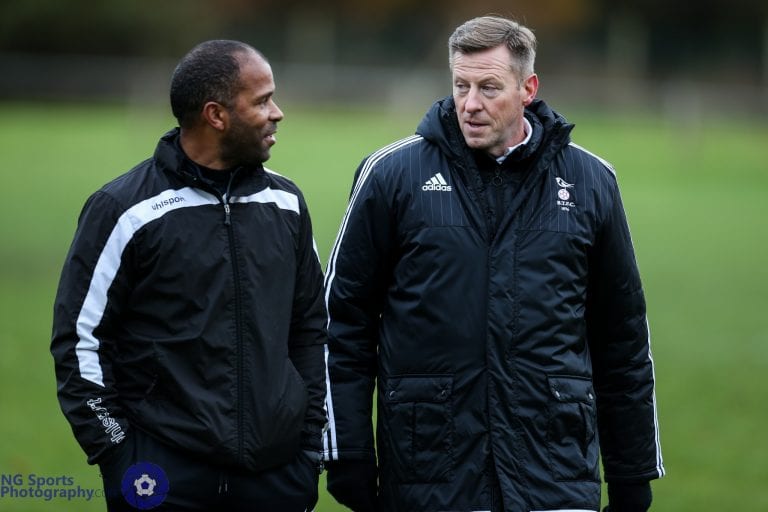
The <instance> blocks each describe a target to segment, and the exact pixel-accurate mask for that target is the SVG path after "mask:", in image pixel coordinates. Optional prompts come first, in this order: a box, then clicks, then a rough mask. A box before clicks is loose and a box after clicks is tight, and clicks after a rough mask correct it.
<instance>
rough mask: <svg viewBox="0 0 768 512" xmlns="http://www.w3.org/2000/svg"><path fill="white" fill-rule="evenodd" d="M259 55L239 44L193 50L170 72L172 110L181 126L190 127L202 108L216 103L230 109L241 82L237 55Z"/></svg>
mask: <svg viewBox="0 0 768 512" xmlns="http://www.w3.org/2000/svg"><path fill="white" fill-rule="evenodd" d="M249 52H255V53H256V54H257V55H259V56H261V57H262V58H263V56H262V55H261V53H260V52H259V51H258V50H256V49H255V48H253V47H252V46H250V45H247V44H245V43H241V42H240V41H231V40H227V39H215V40H211V41H205V42H204V43H200V44H199V45H197V46H195V47H194V48H192V49H191V50H190V51H189V53H187V54H186V55H185V56H184V57H182V59H181V60H180V61H179V63H178V64H177V65H176V69H175V70H174V71H173V76H172V78H171V110H172V111H173V115H174V116H175V117H176V119H177V120H178V121H179V125H180V126H190V125H192V124H193V123H194V122H195V121H196V120H197V119H198V116H199V115H200V112H202V109H203V105H205V104H206V103H207V102H209V101H215V102H218V103H221V104H222V105H225V106H229V105H230V104H231V102H232V101H233V100H234V97H235V95H236V94H237V90H238V87H239V81H240V62H239V61H238V58H237V56H238V54H242V53H249Z"/></svg>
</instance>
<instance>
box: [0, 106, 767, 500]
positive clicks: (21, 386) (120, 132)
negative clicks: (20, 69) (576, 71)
mask: <svg viewBox="0 0 768 512" xmlns="http://www.w3.org/2000/svg"><path fill="white" fill-rule="evenodd" d="M282 107H283V110H284V111H285V112H286V119H285V120H284V122H283V123H282V124H281V126H280V132H279V133H278V141H279V142H278V144H277V145H276V146H275V147H274V148H273V152H272V153H273V158H272V159H271V160H270V161H269V163H268V166H269V167H270V168H272V169H274V170H276V171H278V172H281V173H282V174H286V175H288V176H290V177H292V178H294V179H295V181H296V182H297V183H298V184H299V185H300V186H301V187H302V189H303V190H304V192H305V195H306V197H307V201H308V203H309V206H310V210H311V213H312V216H313V220H314V225H315V236H316V239H317V242H318V246H319V250H320V254H321V257H322V259H323V260H324V261H325V260H327V256H328V253H329V251H330V247H331V244H332V243H333V239H334V237H335V234H336V229H337V227H338V224H339V221H340V220H341V216H342V214H343V211H344V207H345V203H346V198H347V195H348V191H349V187H350V182H351V177H352V174H353V172H354V170H355V168H356V166H357V164H358V163H359V161H360V159H361V158H362V157H364V156H365V155H366V154H368V153H370V152H372V151H374V150H375V149H376V148H378V147H380V146H382V145H384V144H386V143H388V142H390V141H392V140H394V139H396V138H401V137H403V136H405V135H408V134H410V133H412V132H413V130H414V128H415V126H416V124H417V122H418V121H419V119H420V117H421V115H422V110H419V111H408V112H400V113H395V112H385V111H376V110H371V109H368V110H363V109H356V108H352V107H348V108H333V107H318V106H307V105H298V104H297V105H282ZM424 107H425V109H426V105H425V106H424ZM167 110H168V109H167V108H166V107H165V106H164V105H159V106H152V105H146V106H142V107H138V106H126V105H112V106H104V105H95V106H94V105H90V106H86V105H54V104H46V105H40V104H0V169H2V173H1V176H2V182H0V186H2V189H3V198H2V200H0V475H2V474H6V475H7V474H15V473H22V474H24V475H28V474H30V473H34V474H37V475H42V476H52V477H55V476H62V475H66V476H71V477H73V478H74V479H75V483H76V484H79V485H81V486H82V487H91V488H96V487H98V486H99V483H100V480H99V478H98V470H97V469H96V468H94V467H91V466H88V465H87V464H86V463H85V457H84V455H83V454H82V452H81V451H80V449H79V447H78V446H77V444H76V442H75V440H74V438H73V436H72V434H71V431H70V429H69V426H68V424H67V423H66V421H65V419H64V417H63V415H62V414H61V411H60V409H59V406H58V402H57V401H56V383H55V379H54V373H53V365H52V358H51V356H50V353H49V349H48V346H49V340H50V332H51V305H52V301H53V297H54V294H55V291H56V284H57V280H58V273H59V271H60V266H61V262H62V260H63V257H64V254H65V252H66V250H67V248H68V246H69V242H70V240H71V237H72V234H73V232H74V229H75V223H76V219H77V216H78V214H79V211H80V208H81V206H82V204H83V201H84V200H85V199H86V197H87V196H88V195H89V194H90V193H91V192H92V191H94V190H95V189H97V188H98V187H99V186H101V185H102V184H103V183H105V182H106V181H108V180H110V179H111V178H112V177H114V176H116V175H118V174H120V173H122V172H124V171H126V170H127V169H128V168H130V167H132V166H133V165H134V164H136V163H137V162H138V161H139V160H142V159H144V158H146V157H147V156H149V155H150V154H151V152H152V151H153V149H154V145H155V142H156V141H157V139H158V137H159V136H160V135H161V134H162V133H163V132H164V131H165V130H166V129H167V128H169V127H171V126H172V125H173V120H172V119H171V117H170V116H169V114H167ZM563 110H564V111H565V112H566V114H570V115H568V117H569V119H570V120H571V121H573V122H575V123H576V125H577V126H576V129H575V131H574V132H573V138H574V140H575V141H576V142H577V143H579V144H581V145H583V146H585V147H587V148H589V149H590V150H591V151H593V152H595V153H598V154H600V155H601V156H603V157H604V158H606V159H608V160H610V161H611V162H612V163H613V164H614V165H615V166H616V168H617V171H618V174H619V180H620V183H621V186H622V191H623V196H624V202H625V206H626V208H627V211H628V217H629V221H630V224H631V227H632V232H633V238H634V241H635V245H636V250H637V254H638V260H639V263H640V267H641V272H642V275H643V279H644V283H645V287H646V293H647V301H648V306H649V317H650V322H651V330H652V337H653V341H652V342H653V349H654V356H655V360H656V373H657V380H658V389H657V398H658V403H659V419H660V422H661V434H662V446H663V449H664V456H665V464H666V467H667V470H668V476H667V477H665V478H664V479H662V480H659V481H657V482H655V483H654V487H653V489H654V494H655V501H654V506H653V510H655V511H674V512H686V511H692V512H693V511H695V512H700V511H707V510H712V511H715V510H726V509H728V508H732V509H735V510H748V511H759V510H768V485H767V484H768V435H766V434H765V430H766V425H768V407H767V406H766V394H768V385H767V383H766V376H767V375H768V371H767V370H768V325H767V324H766V321H765V319H764V318H763V315H765V314H766V312H768V293H767V292H766V289H767V288H768V270H767V268H768V266H767V264H768V229H767V226H766V221H765V219H766V209H767V208H768V200H767V199H766V196H768V164H767V163H766V162H768V159H767V158H766V157H768V149H766V146H767V145H768V144H766V143H768V125H765V124H759V123H757V122H755V121H748V120H744V119H734V118H721V117H711V118H707V117H705V118H700V119H698V122H696V123H692V122H685V120H682V119H675V118H668V117H654V116H650V115H647V114H643V113H637V112H634V113H611V114H593V113H586V112H584V111H581V112H580V111H571V112H569V111H568V110H567V109H563ZM324 487H325V484H324V481H321V501H320V503H319V505H318V507H317V510H318V512H325V511H331V512H332V511H337V510H344V508H343V507H341V506H338V505H336V504H335V502H334V501H333V500H332V499H331V498H329V497H328V496H327V495H326V494H325V491H324ZM103 508H104V507H103V503H102V501H100V500H97V501H96V502H94V503H88V502H85V501H73V502H71V503H67V502H66V501H61V500H55V501H52V502H45V501H42V500H30V499H9V498H0V511H6V510H8V511H48V510H56V511H59V510H78V511H91V510H103Z"/></svg>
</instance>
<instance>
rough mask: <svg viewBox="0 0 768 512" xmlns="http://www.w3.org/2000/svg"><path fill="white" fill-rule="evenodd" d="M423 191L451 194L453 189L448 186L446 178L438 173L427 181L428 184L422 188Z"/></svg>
mask: <svg viewBox="0 0 768 512" xmlns="http://www.w3.org/2000/svg"><path fill="white" fill-rule="evenodd" d="M421 190H424V191H430V190H437V191H439V192H450V191H451V190H452V189H451V186H450V185H449V184H448V182H447V181H445V178H443V175H442V174H440V173H439V172H438V173H436V174H435V175H434V176H432V177H431V178H429V179H428V180H427V181H426V183H424V186H422V187H421Z"/></svg>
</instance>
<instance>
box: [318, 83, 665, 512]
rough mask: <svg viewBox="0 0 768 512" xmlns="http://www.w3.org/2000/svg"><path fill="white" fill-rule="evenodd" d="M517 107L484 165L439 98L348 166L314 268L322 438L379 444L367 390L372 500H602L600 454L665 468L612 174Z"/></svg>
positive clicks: (571, 504)
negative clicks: (408, 126)
mask: <svg viewBox="0 0 768 512" xmlns="http://www.w3.org/2000/svg"><path fill="white" fill-rule="evenodd" d="M526 118H527V119H528V120H529V121H530V123H531V125H532V126H533V128H534V130H533V134H532V137H531V141H530V142H529V143H528V145H527V146H524V147H522V148H520V149H518V150H517V154H516V153H513V155H511V156H510V157H508V159H507V161H505V163H504V164H503V165H501V166H498V164H496V162H495V161H493V160H490V162H489V161H488V160H484V157H483V156H481V155H477V154H475V153H474V152H473V151H472V150H470V149H469V148H468V147H467V146H466V145H465V144H464V141H463V138H462V136H461V132H460V130H459V127H458V124H457V122H456V113H455V107H454V104H453V101H452V99H450V98H448V99H445V100H442V101H440V102H437V103H436V104H435V105H434V106H433V107H432V109H431V110H430V111H429V112H428V113H427V115H426V117H425V119H424V120H423V121H422V123H421V124H420V126H419V128H418V131H417V135H414V136H411V137H408V138H406V139H403V140H401V141H398V142H396V143H394V144H392V145H390V146H387V147H385V148H383V149H381V150H379V151H378V152H376V153H374V154H372V155H371V156H369V157H368V158H367V159H365V160H364V161H363V162H362V164H361V166H360V167H359V169H358V172H357V176H356V180H355V184H354V188H353V191H352V195H351V200H350V204H349V207H348V209H347V213H346V216H345V218H344V220H343V222H342V226H341V229H340V232H339V236H338V238H337V241H336V244H335V246H334V249H333V251H332V254H331V259H330V262H329V266H328V269H327V271H326V275H327V277H326V280H327V282H326V285H327V288H328V291H327V294H328V310H329V318H330V321H329V344H328V349H329V357H328V370H329V390H330V393H329V396H328V398H327V404H328V412H329V418H330V423H329V430H328V433H327V436H326V440H325V443H326V445H325V449H326V457H327V458H328V459H330V460H337V459H338V460H340V461H343V460H345V459H346V460H351V459H371V458H373V457H374V436H373V431H372V428H371V409H372V400H371V398H372V396H371V395H372V392H373V390H374V385H376V387H377V391H378V394H377V399H378V400H377V403H378V408H377V436H376V441H377V446H376V448H377V450H376V455H377V456H378V465H379V470H380V473H379V502H380V504H381V506H382V508H383V510H386V511H393V512H394V511H397V512H407V511H419V512H428V511H446V510H451V511H469V510H494V511H497V510H505V511H515V512H517V511H529V510H558V509H584V510H598V509H599V504H600V475H599V469H598V452H599V450H598V447H599V448H600V449H601V450H602V457H603V463H604V466H605V477H606V479H608V480H609V481H611V480H614V481H638V482H641V481H647V480H650V479H653V478H656V477H659V476H661V475H662V474H663V472H664V469H663V464H662V460H661V454H660V449H659V443H658V428H657V421H656V409H655V397H654V375H653V362H652V360H651V353H650V346H649V337H648V329H647V325H646V317H645V312H646V310H645V302H644V297H643V291H642V288H641V283H640V278H639V275H638V271H637V266H636V263H635V257H634V252H633V248H632V242H631V240H630V236H629V231H628V227H627V223H626V220H625V216H624V212H623V207H622V203H621V199H620V196H619V189H618V186H617V183H616V177H615V175H614V172H613V169H612V168H611V167H610V166H609V165H608V164H607V163H606V162H604V161H602V160H601V159H599V158H597V157H596V156H594V155H592V154H590V153H589V152H587V151H585V150H584V149H582V148H580V147H578V146H576V145H575V144H573V143H571V142H570V136H569V133H570V131H571V129H572V125H569V124H568V123H567V122H566V121H565V119H563V118H562V117H560V116H559V115H557V114H556V113H554V112H553V111H551V110H550V109H549V108H548V107H547V106H546V105H545V104H544V103H543V102H541V101H536V102H534V103H533V104H532V105H531V107H530V108H529V109H527V110H526ZM494 167H498V169H499V171H500V174H501V178H502V179H503V181H505V182H506V183H507V185H505V186H504V187H502V188H501V189H500V191H499V192H498V193H497V192H494V191H493V190H489V188H488V187H491V186H493V185H492V183H493V180H492V177H491V179H488V178H487V177H484V176H483V173H485V172H491V171H493V170H494ZM376 379H378V380H376Z"/></svg>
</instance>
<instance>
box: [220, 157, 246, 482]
mask: <svg viewBox="0 0 768 512" xmlns="http://www.w3.org/2000/svg"><path fill="white" fill-rule="evenodd" d="M238 170H239V169H236V170H235V171H234V172H232V175H231V176H230V178H229V183H227V191H226V192H225V193H224V195H223V196H222V202H223V203H224V225H225V226H227V236H228V238H229V253H230V257H231V259H232V278H233V280H234V283H233V285H234V288H235V343H236V351H237V369H236V379H237V403H236V404H235V407H236V409H237V461H238V463H239V464H242V463H243V447H244V443H245V440H244V435H243V424H244V415H243V396H244V394H245V393H244V386H243V382H242V381H243V368H244V366H245V363H244V355H243V305H242V298H241V297H242V289H241V283H240V267H239V266H238V255H237V243H236V239H235V228H234V227H233V226H232V209H231V207H230V202H229V201H230V199H231V197H230V194H229V193H230V189H231V188H232V182H233V181H234V178H235V175H236V174H237V172H238ZM226 485H227V484H226V480H225V481H224V489H225V491H226Z"/></svg>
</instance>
